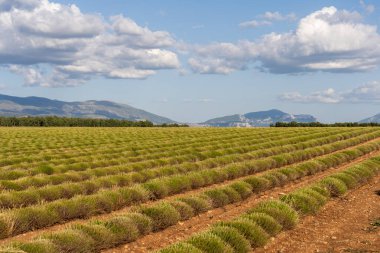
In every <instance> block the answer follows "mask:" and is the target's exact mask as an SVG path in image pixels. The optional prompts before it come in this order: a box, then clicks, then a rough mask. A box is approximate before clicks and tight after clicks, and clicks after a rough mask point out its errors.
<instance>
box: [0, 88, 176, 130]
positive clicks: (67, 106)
mask: <svg viewBox="0 0 380 253" xmlns="http://www.w3.org/2000/svg"><path fill="white" fill-rule="evenodd" d="M0 116H16V117H24V116H59V117H79V118H103V119H126V120H132V121H138V120H149V121H151V122H153V123H156V124H163V123H174V121H173V120H171V119H168V118H165V117H161V116H158V115H156V114H153V113H150V112H147V111H144V110H141V109H137V108H134V107H132V106H130V105H126V104H119V103H115V102H111V101H106V100H101V101H98V100H87V101H84V102H64V101H60V100H53V99H48V98H44V97H35V96H31V97H15V96H9V95H2V94H0Z"/></svg>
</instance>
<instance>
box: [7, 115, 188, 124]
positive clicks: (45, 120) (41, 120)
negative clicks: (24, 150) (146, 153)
mask: <svg viewBox="0 0 380 253" xmlns="http://www.w3.org/2000/svg"><path fill="white" fill-rule="evenodd" d="M0 126H6V127H18V126H20V127H21V126H25V127H186V126H187V125H180V124H176V123H175V124H162V125H155V124H153V123H152V122H151V121H147V120H146V121H131V120H122V119H92V118H66V117H57V116H46V117H0Z"/></svg>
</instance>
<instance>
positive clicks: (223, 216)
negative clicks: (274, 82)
mask: <svg viewBox="0 0 380 253" xmlns="http://www.w3.org/2000/svg"><path fill="white" fill-rule="evenodd" d="M379 154H380V152H378V151H377V152H373V153H372V154H370V155H365V156H362V157H360V158H358V159H356V160H354V161H352V162H350V163H346V164H344V165H342V166H339V167H337V168H331V169H328V170H326V171H324V172H320V173H317V174H315V175H312V176H307V177H304V178H303V179H300V180H298V181H295V182H293V183H290V184H287V185H285V186H282V187H276V188H274V189H271V190H268V191H266V192H262V193H260V194H257V195H253V196H251V197H250V198H248V199H246V200H244V201H242V202H239V203H235V204H231V205H227V206H225V207H223V208H217V209H213V210H209V211H208V212H206V213H203V214H200V215H198V216H196V217H194V218H192V219H190V220H187V221H183V222H179V223H178V224H177V225H174V226H171V227H169V228H167V229H165V230H163V231H159V232H156V233H151V234H149V235H147V236H144V237H142V238H139V239H138V240H136V241H134V242H132V243H128V244H125V245H121V246H119V247H117V248H113V249H108V250H105V251H103V253H126V252H131V253H143V252H149V251H155V250H158V249H160V248H163V247H166V246H168V245H170V244H172V243H175V242H178V241H182V240H184V239H186V238H188V237H189V236H191V235H192V234H193V233H197V232H200V231H203V230H206V229H207V228H208V227H210V226H211V225H212V224H214V223H216V222H218V221H223V220H230V219H233V218H235V217H237V216H239V215H241V214H242V213H244V212H246V211H247V210H249V209H250V208H252V207H253V206H255V205H256V204H257V203H259V202H260V201H263V200H266V199H273V198H278V197H279V196H280V195H283V194H285V193H289V192H291V191H293V190H295V189H298V188H301V187H304V186H307V185H309V184H311V183H313V182H316V181H318V180H320V179H322V178H324V177H326V176H328V175H330V174H332V173H335V172H338V171H342V170H344V169H346V168H347V167H349V166H352V165H354V164H357V163H359V162H361V161H363V160H366V159H368V158H369V157H372V156H375V155H379ZM264 252H267V251H264ZM273 252H277V251H273ZM288 252H292V251H288ZM300 252H305V251H300ZM356 253H358V252H356Z"/></svg>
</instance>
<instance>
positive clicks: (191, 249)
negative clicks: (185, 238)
mask: <svg viewBox="0 0 380 253" xmlns="http://www.w3.org/2000/svg"><path fill="white" fill-rule="evenodd" d="M158 253H203V252H202V251H201V250H200V249H198V248H196V247H195V246H193V245H191V244H189V243H185V242H180V243H176V244H173V245H170V246H169V247H167V248H165V249H162V250H160V251H159V252H158Z"/></svg>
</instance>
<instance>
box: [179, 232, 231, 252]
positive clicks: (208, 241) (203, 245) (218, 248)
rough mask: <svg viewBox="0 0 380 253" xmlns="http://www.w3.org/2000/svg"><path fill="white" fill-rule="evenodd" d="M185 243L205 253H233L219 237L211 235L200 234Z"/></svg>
mask: <svg viewBox="0 0 380 253" xmlns="http://www.w3.org/2000/svg"><path fill="white" fill-rule="evenodd" d="M186 242H187V243H189V244H191V245H193V246H194V247H196V248H198V249H200V250H201V251H202V252H205V253H206V252H207V253H233V252H234V250H233V249H232V248H231V246H229V245H228V244H226V243H225V242H224V241H223V240H222V239H220V237H218V236H216V235H214V234H211V233H201V234H197V235H194V236H192V237H191V238H190V239H189V240H187V241H186Z"/></svg>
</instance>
